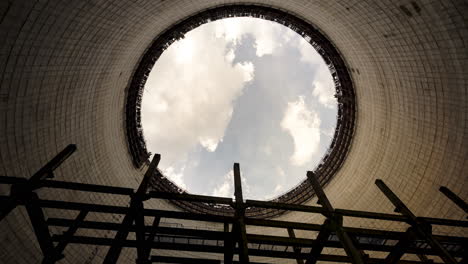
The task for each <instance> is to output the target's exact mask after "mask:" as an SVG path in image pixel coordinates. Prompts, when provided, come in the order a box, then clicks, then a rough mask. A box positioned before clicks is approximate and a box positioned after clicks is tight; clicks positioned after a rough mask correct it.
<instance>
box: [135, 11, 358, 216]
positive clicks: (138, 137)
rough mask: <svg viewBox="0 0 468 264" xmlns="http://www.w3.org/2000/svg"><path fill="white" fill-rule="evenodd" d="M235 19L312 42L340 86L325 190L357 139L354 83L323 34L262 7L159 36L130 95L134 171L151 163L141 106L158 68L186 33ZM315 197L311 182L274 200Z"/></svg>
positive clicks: (204, 15) (268, 212) (206, 18)
mask: <svg viewBox="0 0 468 264" xmlns="http://www.w3.org/2000/svg"><path fill="white" fill-rule="evenodd" d="M230 17H253V18H260V19H265V20H270V21H274V22H277V23H280V24H282V25H284V26H285V27H288V28H290V29H291V30H293V31H295V32H296V33H298V34H299V35H300V36H302V37H303V38H304V39H305V40H306V41H307V42H309V43H310V44H311V45H312V46H313V47H314V48H315V49H316V50H317V52H318V53H319V54H320V55H321V56H322V58H323V60H324V61H325V63H326V64H327V66H328V68H329V70H330V74H331V75H332V78H333V80H334V83H335V89H336V94H335V97H336V98H337V102H338V107H337V108H338V111H337V124H336V128H335V133H334V136H333V139H332V142H331V144H330V147H329V149H328V150H327V152H326V154H325V155H324V157H323V159H322V161H321V162H320V164H319V165H318V166H317V168H316V169H315V171H314V173H315V175H316V176H317V177H318V181H319V182H320V184H321V185H322V186H325V185H326V184H327V183H328V182H329V181H330V179H331V178H332V177H333V176H334V175H335V173H336V172H337V171H338V169H339V168H340V167H341V165H342V164H343V161H344V159H345V157H346V155H347V153H348V150H349V147H350V145H351V140H352V135H353V133H354V121H355V112H356V102H355V94H354V88H353V84H352V82H351V78H350V76H349V73H348V70H347V68H346V66H345V63H344V61H343V59H342V58H341V56H340V54H339V52H338V51H337V50H336V48H335V47H334V46H333V44H332V43H331V42H330V41H329V40H328V39H327V38H326V37H325V36H324V35H323V34H322V33H321V32H320V31H319V30H318V29H316V28H315V27H314V26H313V25H311V24H310V23H308V22H307V21H305V20H303V19H301V18H299V17H297V16H295V15H292V14H290V13H287V12H285V11H281V10H277V9H274V8H271V7H266V6H260V5H245V4H242V5H240V4H237V5H222V6H220V7H216V8H210V9H207V10H205V11H202V12H200V13H197V14H195V15H193V16H191V17H189V18H187V19H185V20H183V21H181V22H180V23H177V24H175V25H173V26H172V27H170V28H169V29H168V30H166V31H165V32H163V33H162V34H161V35H159V36H157V38H156V39H155V41H154V42H153V43H152V45H151V46H150V47H149V48H148V51H147V52H146V53H145V55H144V56H143V57H142V58H141V61H140V63H139V66H138V67H137V69H136V70H135V72H134V73H133V77H132V80H131V82H130V84H129V88H128V91H127V102H126V132H127V133H126V135H127V140H128V146H129V150H130V154H131V155H132V160H133V163H134V165H135V166H136V167H141V166H142V165H143V164H145V163H146V162H147V161H148V157H149V153H148V151H147V149H146V143H145V140H144V137H143V129H142V126H141V100H142V96H143V91H144V86H145V83H146V80H147V78H148V76H149V74H150V72H151V69H152V68H153V65H154V64H155V63H156V61H157V60H158V58H159V57H160V56H161V54H162V53H163V52H164V51H165V50H166V49H167V48H168V47H169V46H170V45H171V44H172V43H174V42H175V41H177V40H180V39H182V38H184V35H185V33H187V32H189V31H191V30H193V29H195V28H197V27H199V26H201V25H203V24H206V23H209V22H211V21H216V20H220V19H224V18H230ZM158 175H161V173H158ZM152 188H153V189H155V190H158V191H165V192H174V193H177V192H180V191H181V190H180V188H179V187H177V186H176V185H175V184H174V183H172V182H171V181H169V180H168V179H167V178H165V177H159V179H157V181H154V182H153V183H152ZM313 195H314V189H313V188H312V186H311V185H310V183H309V181H307V180H306V181H303V182H302V183H301V184H299V185H298V186H296V187H295V188H293V189H292V190H290V191H289V192H287V193H285V194H284V195H281V196H280V197H278V198H276V199H274V202H279V203H292V204H302V203H304V202H305V201H307V200H309V199H310V198H312V197H313ZM175 204H176V205H177V206H178V207H180V208H181V209H183V210H186V211H190V212H195V213H210V214H218V215H226V214H233V213H234V211H233V208H232V207H230V206H227V207H226V206H217V207H214V206H211V205H207V204H199V203H191V202H187V201H177V202H176V203H175ZM284 212H286V211H285V210H275V209H266V208H258V207H255V208H247V209H246V212H245V214H246V216H255V217H259V218H270V217H275V216H278V215H280V214H282V213H284Z"/></svg>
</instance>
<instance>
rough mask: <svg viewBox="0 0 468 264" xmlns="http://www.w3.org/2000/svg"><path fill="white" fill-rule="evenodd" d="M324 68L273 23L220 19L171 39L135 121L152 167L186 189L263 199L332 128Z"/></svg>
mask: <svg viewBox="0 0 468 264" xmlns="http://www.w3.org/2000/svg"><path fill="white" fill-rule="evenodd" d="M334 93H335V88H334V84H333V80H332V77H331V74H330V72H329V70H328V68H327V66H326V65H325V63H324V62H323V60H322V58H321V57H320V55H319V54H318V53H317V52H316V51H315V49H314V48H313V47H312V46H311V45H310V44H309V43H308V42H307V41H306V40H304V39H303V38H302V37H301V36H300V35H298V34H297V33H295V32H294V31H292V30H290V29H289V28H287V27H284V26H282V25H280V24H278V23H275V22H271V21H266V20H261V19H257V18H227V19H222V20H218V21H215V22H210V23H207V24H204V25H202V26H200V27H198V28H196V29H194V30H192V31H190V32H188V33H187V34H186V35H185V38H183V39H181V40H179V41H177V42H175V43H173V44H172V45H171V46H170V47H169V48H168V49H167V50H166V51H164V53H163V54H162V55H161V57H160V58H159V59H158V60H157V61H156V63H155V65H154V67H153V69H152V71H151V73H150V75H149V77H148V80H147V82H146V85H145V90H144V94H143V101H142V126H143V133H144V137H145V140H146V143H147V148H148V150H149V151H150V152H151V153H153V154H154V153H159V154H161V162H160V165H159V168H160V169H161V170H162V172H163V174H164V175H165V176H166V177H168V178H169V179H170V180H171V181H172V182H174V183H176V184H177V185H178V186H179V187H181V188H182V189H185V190H187V191H188V192H190V193H194V194H203V195H216V196H223V197H233V196H234V187H233V182H234V181H233V172H232V168H233V164H234V163H235V162H238V163H240V168H241V177H242V187H243V192H244V198H248V199H260V200H268V199H272V198H275V197H277V196H279V195H281V194H283V193H285V192H287V191H288V190H290V189H291V188H293V187H295V186H297V185H298V184H300V183H301V182H302V181H303V180H304V179H305V178H306V172H307V171H308V170H314V168H315V167H316V166H317V165H318V163H319V162H320V160H321V159H322V157H323V156H324V154H325V152H326V151H327V149H328V147H329V145H330V143H331V140H332V138H333V133H334V130H335V126H336V114H337V102H336V99H335V98H334Z"/></svg>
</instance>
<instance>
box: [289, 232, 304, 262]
mask: <svg viewBox="0 0 468 264" xmlns="http://www.w3.org/2000/svg"><path fill="white" fill-rule="evenodd" d="M288 235H289V237H290V238H296V234H295V233H294V229H292V228H290V227H288ZM293 250H294V253H296V254H297V255H298V256H299V254H301V248H300V247H296V246H294V247H293ZM296 263H297V264H304V261H303V260H302V259H301V258H299V257H297V258H296Z"/></svg>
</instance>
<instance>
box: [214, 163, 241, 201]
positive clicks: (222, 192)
mask: <svg viewBox="0 0 468 264" xmlns="http://www.w3.org/2000/svg"><path fill="white" fill-rule="evenodd" d="M240 174H241V182H242V193H243V195H244V197H246V195H248V194H249V193H250V185H249V184H248V183H247V179H246V178H245V177H244V175H243V172H242V170H241V172H240ZM211 195H213V196H221V197H234V171H233V170H230V171H229V172H228V173H226V174H225V175H224V177H223V181H222V182H221V184H218V185H217V186H216V187H215V188H214V190H213V192H212V194H211Z"/></svg>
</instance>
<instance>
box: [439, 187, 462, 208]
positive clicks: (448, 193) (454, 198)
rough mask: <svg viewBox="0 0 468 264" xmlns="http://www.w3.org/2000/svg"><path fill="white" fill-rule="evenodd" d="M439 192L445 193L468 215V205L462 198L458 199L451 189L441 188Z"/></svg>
mask: <svg viewBox="0 0 468 264" xmlns="http://www.w3.org/2000/svg"><path fill="white" fill-rule="evenodd" d="M439 191H440V192H441V193H443V194H444V195H445V196H446V197H447V198H449V199H450V200H451V201H452V202H453V203H455V204H456V205H457V206H458V207H460V209H462V210H463V211H465V213H467V214H468V204H467V203H466V202H465V201H463V199H462V198H460V197H458V195H456V194H455V193H454V192H452V191H451V190H450V189H449V188H447V187H445V186H441V187H440V188H439Z"/></svg>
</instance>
